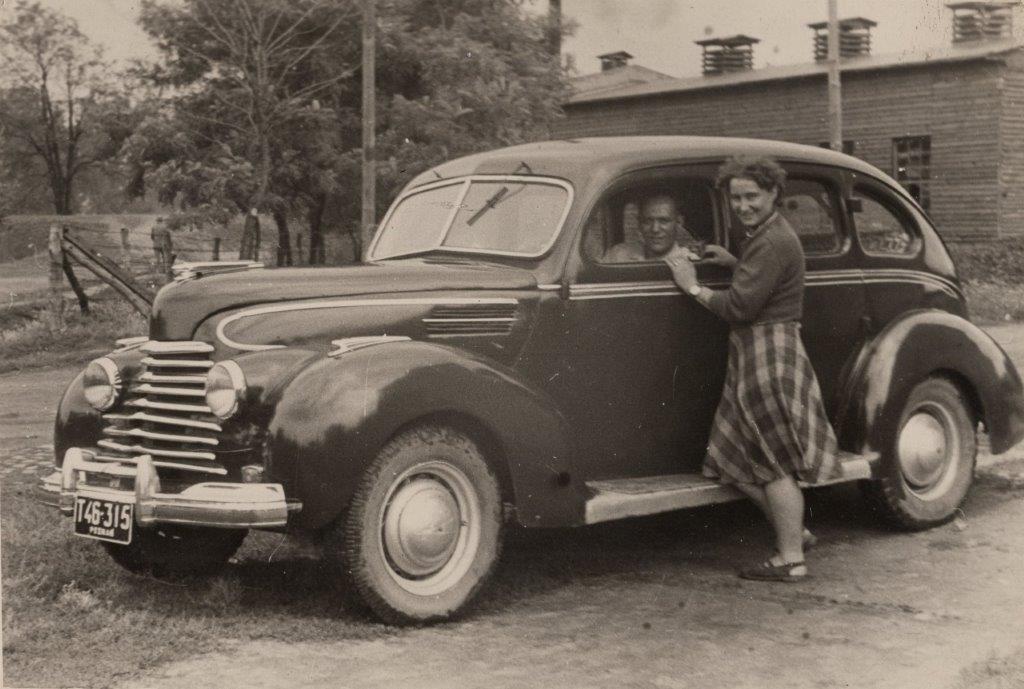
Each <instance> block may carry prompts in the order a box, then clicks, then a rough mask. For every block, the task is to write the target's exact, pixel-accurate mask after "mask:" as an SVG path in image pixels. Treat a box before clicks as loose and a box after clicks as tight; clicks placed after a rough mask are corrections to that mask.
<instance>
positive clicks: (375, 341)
mask: <svg viewBox="0 0 1024 689" xmlns="http://www.w3.org/2000/svg"><path fill="white" fill-rule="evenodd" d="M410 340H411V338H408V337H405V336H404V335H366V336H363V337H344V338H342V339H340V340H331V345H333V346H334V347H335V349H333V350H331V351H330V352H328V353H327V356H328V357H330V358H332V359H335V358H337V357H339V356H341V355H342V354H348V353H349V352H354V351H356V350H357V349H366V348H367V347H373V346H374V345H379V344H386V343H388V342H409V341H410Z"/></svg>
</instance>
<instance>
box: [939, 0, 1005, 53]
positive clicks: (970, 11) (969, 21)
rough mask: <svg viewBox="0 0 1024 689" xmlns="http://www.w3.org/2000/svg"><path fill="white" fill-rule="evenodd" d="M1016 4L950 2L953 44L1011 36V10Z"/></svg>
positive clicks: (948, 5)
mask: <svg viewBox="0 0 1024 689" xmlns="http://www.w3.org/2000/svg"><path fill="white" fill-rule="evenodd" d="M1016 5H1017V2H1016V1H1014V2H951V3H949V4H947V5H946V7H948V8H949V9H951V10H953V42H954V43H964V42H967V41H981V40H992V39H999V38H1009V37H1010V36H1012V35H1013V8H1014V7H1015V6H1016Z"/></svg>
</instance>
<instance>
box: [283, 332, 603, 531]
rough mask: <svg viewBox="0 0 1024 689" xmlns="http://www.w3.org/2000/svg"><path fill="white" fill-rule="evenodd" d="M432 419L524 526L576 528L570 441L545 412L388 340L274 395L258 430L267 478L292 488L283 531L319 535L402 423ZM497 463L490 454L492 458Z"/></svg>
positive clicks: (324, 362)
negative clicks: (290, 528) (478, 460)
mask: <svg viewBox="0 0 1024 689" xmlns="http://www.w3.org/2000/svg"><path fill="white" fill-rule="evenodd" d="M439 419H442V421H441V422H444V421H443V420H444V419H447V420H453V421H454V422H455V423H458V420H460V419H462V420H465V421H467V422H468V423H467V424H466V426H465V427H466V428H467V429H469V430H470V432H471V433H474V434H475V435H477V436H479V435H480V434H483V435H484V436H485V437H477V438H476V439H477V440H478V442H481V443H482V444H483V445H484V446H485V449H486V450H489V452H488V453H487V454H488V455H489V456H488V461H491V462H492V463H494V464H495V467H494V468H495V470H496V473H497V474H498V475H499V476H503V477H504V478H506V479H507V480H506V483H507V488H508V489H509V490H510V492H511V495H510V496H508V497H509V498H510V499H511V500H512V502H513V504H514V505H515V507H516V515H517V519H518V520H519V521H520V522H521V523H522V524H523V525H525V526H565V525H572V524H580V523H582V520H583V503H584V500H585V489H584V486H583V485H582V483H581V482H580V481H579V479H578V478H577V476H576V474H575V472H574V471H573V469H572V457H571V453H572V435H571V433H570V432H569V427H568V424H567V423H566V421H565V419H564V418H563V416H562V414H561V413H560V412H559V410H558V409H557V408H556V406H555V405H554V403H553V402H552V401H551V400H550V399H548V398H547V397H546V396H545V395H543V394H542V393H540V392H538V391H536V390H533V389H532V388H530V387H529V386H527V385H526V384H524V383H523V382H522V381H519V380H517V379H516V378H514V377H513V376H512V374H511V373H509V372H508V371H505V370H500V369H498V368H497V367H496V366H494V365H493V364H491V363H489V362H487V361H484V360H482V359H479V358H475V357H473V356H471V355H467V354H466V353H465V352H464V351H462V350H456V349H453V348H450V347H446V346H443V345H438V344H434V343H424V342H415V341H409V342H390V343H387V344H380V345H376V346H372V347H367V348H364V349H358V350H355V351H350V352H346V353H344V354H341V355H340V356H338V357H337V358H323V359H320V360H318V361H316V362H314V363H312V364H310V365H309V366H308V367H307V368H306V369H305V370H303V371H302V372H301V373H299V374H298V375H297V376H296V377H295V378H294V379H293V380H292V381H291V382H290V383H289V384H288V385H287V386H286V387H285V389H284V390H283V391H282V394H281V397H280V401H279V402H278V403H277V405H276V408H275V410H274V413H273V417H272V419H271V421H270V425H269V434H268V449H269V451H270V455H271V463H272V466H273V467H274V474H275V475H279V478H281V479H283V480H286V481H287V482H288V483H289V484H291V485H293V486H295V488H296V489H297V494H298V496H299V497H300V498H301V499H302V501H303V509H302V511H301V512H300V513H298V514H297V515H296V516H295V521H294V523H295V524H296V525H297V526H300V527H303V528H319V527H322V526H324V525H326V524H328V523H330V522H331V521H332V520H334V519H335V518H336V517H337V516H338V515H339V514H340V513H341V512H342V511H343V510H344V509H345V506H346V505H347V504H348V502H349V500H350V499H351V497H352V495H353V492H354V490H355V487H356V486H357V484H358V481H359V479H360V477H361V475H362V473H363V471H364V470H365V469H366V467H367V466H368V464H369V463H370V462H371V461H373V459H374V457H376V455H377V454H378V453H379V452H380V450H381V448H382V447H383V446H384V444H385V443H387V441H388V440H389V439H390V438H391V437H393V436H394V435H395V434H396V433H397V432H399V431H400V430H401V429H403V428H405V427H408V426H409V425H411V424H415V423H418V422H424V421H437V420H439ZM495 454H496V455H498V456H493V455H495Z"/></svg>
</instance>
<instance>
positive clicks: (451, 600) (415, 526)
mask: <svg viewBox="0 0 1024 689" xmlns="http://www.w3.org/2000/svg"><path fill="white" fill-rule="evenodd" d="M331 536H332V538H330V539H329V540H328V544H329V545H328V547H327V551H326V555H327V556H328V557H329V558H331V559H332V560H333V561H334V562H335V564H337V565H339V566H340V568H341V569H342V571H343V572H344V573H345V574H346V575H347V579H348V580H349V581H350V583H351V584H352V585H354V587H355V588H356V590H357V591H358V593H359V595H360V597H361V598H362V600H363V601H364V602H365V603H366V604H367V605H368V606H369V607H370V608H371V609H372V610H373V611H374V612H375V613H376V614H377V615H378V616H379V617H380V618H381V619H383V620H384V621H386V622H390V623H394V624H418V623H424V622H431V621H436V620H444V619H449V618H451V617H453V616H454V615H456V614H458V613H459V612H462V611H464V610H465V609H466V607H467V606H468V605H469V604H470V603H471V602H472V600H473V599H474V597H475V596H476V595H477V594H478V593H479V591H480V590H481V589H482V588H483V586H484V584H485V583H486V582H487V580H488V579H489V578H490V575H491V573H492V572H493V570H494V568H495V565H496V564H497V561H498V558H499V555H500V552H501V537H502V504H501V492H500V490H499V487H498V481H497V479H496V478H495V476H494V473H493V472H492V471H491V468H490V467H489V466H488V465H487V463H486V461H485V460H484V458H483V455H482V454H481V452H480V450H479V449H478V448H477V446H476V444H475V443H474V442H473V441H472V440H471V439H470V438H469V437H467V436H466V435H464V434H462V433H461V432H459V431H456V430H454V429H451V428H446V427H439V426H423V427H419V428H415V429H412V430H410V431H407V432H405V433H402V434H401V435H399V436H397V437H395V438H394V439H393V440H392V441H391V442H389V443H388V444H387V445H386V446H385V447H384V449H383V450H381V453H380V454H379V455H378V456H377V458H376V459H375V460H374V462H373V463H372V464H371V465H370V467H369V468H368V469H367V471H366V473H365V475H364V476H363V478H362V480H361V481H360V484H359V486H358V488H357V489H356V492H355V495H354V497H353V498H352V502H351V505H350V507H349V509H348V511H347V513H346V514H345V516H344V517H343V518H342V519H341V520H340V521H339V522H338V523H337V524H336V525H335V527H334V533H333V534H331Z"/></svg>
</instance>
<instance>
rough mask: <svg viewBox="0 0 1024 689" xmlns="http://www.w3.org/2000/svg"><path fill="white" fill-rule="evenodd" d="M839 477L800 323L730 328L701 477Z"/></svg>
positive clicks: (761, 479)
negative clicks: (726, 364)
mask: <svg viewBox="0 0 1024 689" xmlns="http://www.w3.org/2000/svg"><path fill="white" fill-rule="evenodd" d="M839 471H840V467H839V465H838V462H837V460H836V437H835V433H834V432H833V431H832V426H831V425H830V424H829V421H828V417H827V416H826V415H825V406H824V403H823V402H822V399H821V390H820V389H819V387H818V380H817V378H816V377H815V375H814V369H812V368H811V362H810V361H809V360H808V358H807V353H806V352H805V351H804V346H803V343H802V342H801V341H800V324H799V323H797V322H795V321H791V322H788V323H770V324H765V325H750V326H739V327H734V328H733V330H732V333H731V334H730V335H729V367H728V369H727V371H726V376H725V388H724V390H723V391H722V399H721V401H720V402H719V403H718V410H717V411H716V412H715V420H714V422H713V425H712V427H711V438H710V439H709V441H708V453H707V457H705V459H704V475H705V476H707V477H709V478H714V479H717V480H718V481H720V482H722V483H753V484H757V485H763V484H765V483H771V482H772V481H775V480H776V479H779V478H782V477H783V476H794V477H796V478H797V479H799V480H802V481H806V482H807V483H817V482H819V481H825V480H828V479H830V478H835V477H836V475H837V473H838V472H839Z"/></svg>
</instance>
